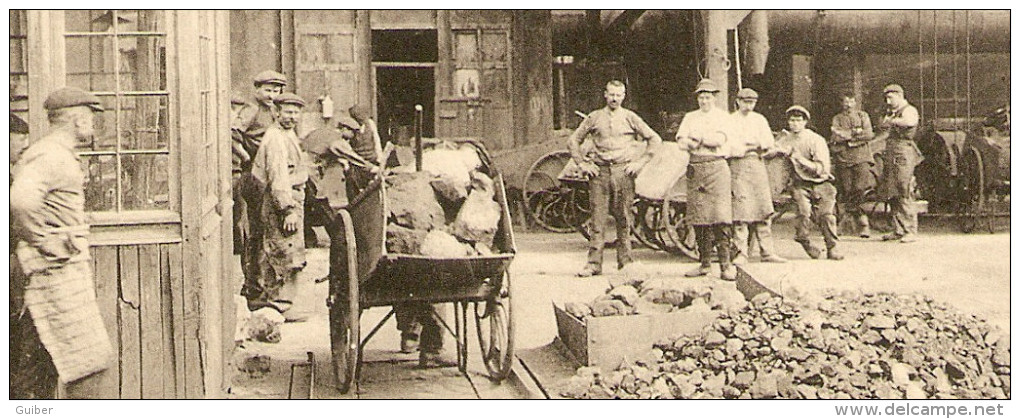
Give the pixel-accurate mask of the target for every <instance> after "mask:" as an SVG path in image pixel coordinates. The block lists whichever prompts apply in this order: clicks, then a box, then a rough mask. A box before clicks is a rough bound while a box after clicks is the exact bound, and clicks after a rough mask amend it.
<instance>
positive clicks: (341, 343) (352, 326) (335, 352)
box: [326, 210, 361, 394]
mask: <svg viewBox="0 0 1020 419" xmlns="http://www.w3.org/2000/svg"><path fill="white" fill-rule="evenodd" d="M339 215H340V221H341V222H342V223H343V233H344V238H345V239H347V238H353V237H354V227H353V224H352V222H351V216H350V214H349V213H348V212H347V211H346V210H341V211H340V212H339ZM346 244H347V246H346V247H347V254H346V259H347V260H346V262H347V278H331V280H330V296H329V299H328V300H327V301H326V303H327V305H328V306H329V335H330V349H331V352H332V358H333V376H334V378H335V379H336V388H337V390H339V391H340V393H341V394H347V392H349V391H350V389H351V384H352V383H355V382H357V376H358V370H359V367H360V364H361V347H360V346H361V330H360V324H361V306H360V301H359V295H360V294H359V290H358V257H357V251H358V249H357V244H356V243H355V241H354V240H346ZM345 282H346V283H345Z"/></svg>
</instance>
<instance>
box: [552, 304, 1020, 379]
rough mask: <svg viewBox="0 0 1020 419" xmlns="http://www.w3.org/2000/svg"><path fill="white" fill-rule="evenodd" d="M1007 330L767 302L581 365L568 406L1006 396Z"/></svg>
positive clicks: (857, 307)
mask: <svg viewBox="0 0 1020 419" xmlns="http://www.w3.org/2000/svg"><path fill="white" fill-rule="evenodd" d="M1009 357H1010V344H1009V335H1008V333H1004V332H1002V331H1001V330H1000V329H999V328H997V327H991V326H989V325H988V324H987V323H986V322H985V321H983V320H981V319H978V318H976V317H974V316H968V315H964V314H960V313H959V312H957V311H955V310H953V309H951V308H950V307H948V306H947V305H944V304H941V303H938V302H936V301H933V300H932V299H930V298H926V297H923V296H918V295H895V294H887V293H878V294H864V293H860V292H842V293H833V292H830V293H827V294H826V295H824V296H823V298H822V299H819V300H814V301H809V300H806V299H805V300H798V301H796V302H791V300H789V299H788V300H783V299H781V298H779V297H772V296H769V295H768V294H760V295H758V296H756V297H755V298H754V299H752V300H751V303H750V304H749V305H747V306H746V307H744V308H743V309H740V310H733V311H731V312H729V313H727V314H724V315H722V316H720V317H719V318H718V319H717V320H716V321H715V322H714V323H713V324H712V325H711V326H709V327H707V328H706V329H705V330H703V331H702V333H701V334H700V335H696V336H684V337H680V338H677V339H676V340H674V341H672V342H661V343H659V344H657V345H656V347H655V349H653V350H652V351H651V352H649V353H648V354H647V356H645V357H643V359H641V360H637V361H636V362H635V363H633V364H632V365H629V366H625V367H623V368H620V369H618V370H616V371H613V372H611V373H608V374H602V373H600V372H599V370H598V369H595V368H587V367H586V368H581V369H579V370H578V373H577V375H575V376H574V377H572V379H571V381H570V385H569V388H568V389H567V390H566V391H565V392H563V395H564V396H566V397H571V398H683V399H706V398H707V399H719V398H730V399H771V398H781V399H875V398H879V399H900V398H909V399H928V398H938V399H953V398H966V399H992V398H994V399H1004V398H1009V397H1010V375H1009V373H1010V361H1009Z"/></svg>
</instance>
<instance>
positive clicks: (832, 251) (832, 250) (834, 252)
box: [826, 246, 843, 260]
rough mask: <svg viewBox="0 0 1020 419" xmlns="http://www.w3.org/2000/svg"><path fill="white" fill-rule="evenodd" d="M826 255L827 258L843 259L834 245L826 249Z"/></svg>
mask: <svg viewBox="0 0 1020 419" xmlns="http://www.w3.org/2000/svg"><path fill="white" fill-rule="evenodd" d="M826 257H828V258H829V260H843V254H842V253H840V252H839V251H838V250H836V247H835V246H833V247H830V248H829V249H828V250H827V251H826Z"/></svg>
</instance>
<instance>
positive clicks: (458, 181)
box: [386, 143, 502, 258]
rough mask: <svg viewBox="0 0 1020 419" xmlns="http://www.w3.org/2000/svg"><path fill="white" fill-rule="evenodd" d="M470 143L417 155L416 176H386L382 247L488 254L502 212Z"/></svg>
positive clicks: (399, 250) (432, 252) (406, 171)
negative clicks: (384, 243) (384, 231)
mask: <svg viewBox="0 0 1020 419" xmlns="http://www.w3.org/2000/svg"><path fill="white" fill-rule="evenodd" d="M481 168H482V163H481V160H480V159H479V157H478V151H477V149H475V147H474V146H472V145H470V144H467V143H465V144H462V145H459V146H458V145H456V144H444V145H441V146H437V148H436V149H433V150H429V151H428V152H426V153H425V154H424V155H423V157H422V169H423V171H421V172H415V171H413V168H402V170H395V171H393V172H392V173H389V174H388V175H387V176H386V205H387V208H388V210H389V214H388V215H387V226H386V249H387V251H389V252H390V253H402V254H413V255H425V256H431V257H439V258H448V257H464V256H475V255H488V254H492V253H493V251H492V246H493V240H494V238H495V236H496V230H497V228H498V226H499V219H500V215H501V214H502V211H501V209H500V207H499V203H497V202H496V201H495V199H494V196H495V193H496V191H495V185H494V183H493V180H492V178H490V177H489V176H487V175H486V174H485V173H483V172H482V171H481Z"/></svg>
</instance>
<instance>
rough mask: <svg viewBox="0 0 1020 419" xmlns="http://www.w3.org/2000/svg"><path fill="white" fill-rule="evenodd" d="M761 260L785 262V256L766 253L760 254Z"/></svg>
mask: <svg viewBox="0 0 1020 419" xmlns="http://www.w3.org/2000/svg"><path fill="white" fill-rule="evenodd" d="M761 261H762V262H766V263H786V258H783V257H780V256H776V255H768V256H762V257H761Z"/></svg>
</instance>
